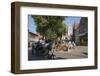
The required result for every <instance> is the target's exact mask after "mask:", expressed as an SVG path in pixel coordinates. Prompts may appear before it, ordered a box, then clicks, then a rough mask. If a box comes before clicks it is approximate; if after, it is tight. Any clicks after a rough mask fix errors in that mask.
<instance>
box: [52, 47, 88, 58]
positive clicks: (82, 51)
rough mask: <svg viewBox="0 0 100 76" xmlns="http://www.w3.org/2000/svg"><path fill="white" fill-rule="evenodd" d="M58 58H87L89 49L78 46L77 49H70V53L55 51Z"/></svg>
mask: <svg viewBox="0 0 100 76" xmlns="http://www.w3.org/2000/svg"><path fill="white" fill-rule="evenodd" d="M54 54H55V55H56V57H57V58H58V57H60V58H66V59H76V58H87V57H88V48H87V46H76V47H75V48H72V49H69V50H68V51H55V52H54Z"/></svg>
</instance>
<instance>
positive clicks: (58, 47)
mask: <svg viewBox="0 0 100 76" xmlns="http://www.w3.org/2000/svg"><path fill="white" fill-rule="evenodd" d="M54 49H56V51H68V45H65V44H56V45H55V46H54Z"/></svg>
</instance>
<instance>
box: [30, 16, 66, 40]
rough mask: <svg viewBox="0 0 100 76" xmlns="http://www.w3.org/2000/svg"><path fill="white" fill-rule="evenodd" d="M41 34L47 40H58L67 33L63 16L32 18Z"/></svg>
mask: <svg viewBox="0 0 100 76" xmlns="http://www.w3.org/2000/svg"><path fill="white" fill-rule="evenodd" d="M32 17H33V18H34V21H35V23H36V26H37V32H39V33H40V34H41V35H42V36H43V37H44V38H46V39H57V38H58V37H60V38H61V37H62V35H64V34H65V33H66V26H65V24H64V22H63V21H64V19H65V17H63V16H32Z"/></svg>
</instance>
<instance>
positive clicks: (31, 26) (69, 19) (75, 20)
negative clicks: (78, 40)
mask: <svg viewBox="0 0 100 76" xmlns="http://www.w3.org/2000/svg"><path fill="white" fill-rule="evenodd" d="M80 19H81V17H75V16H68V17H66V18H65V21H64V22H65V24H66V25H69V26H72V25H73V24H74V23H79V22H80ZM28 29H29V31H30V32H33V33H37V32H36V25H35V22H34V19H33V18H32V17H31V16H30V15H29V16H28ZM71 31H72V30H71Z"/></svg>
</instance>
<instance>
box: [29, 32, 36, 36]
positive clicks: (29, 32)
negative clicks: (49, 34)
mask: <svg viewBox="0 0 100 76" xmlns="http://www.w3.org/2000/svg"><path fill="white" fill-rule="evenodd" d="M28 33H29V34H31V35H35V36H38V34H35V33H33V32H28Z"/></svg>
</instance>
